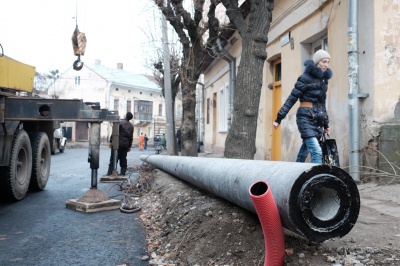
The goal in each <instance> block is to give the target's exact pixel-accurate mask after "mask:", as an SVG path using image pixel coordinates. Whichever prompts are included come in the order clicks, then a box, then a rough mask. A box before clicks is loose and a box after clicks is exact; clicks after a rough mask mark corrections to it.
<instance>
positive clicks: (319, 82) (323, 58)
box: [273, 50, 332, 163]
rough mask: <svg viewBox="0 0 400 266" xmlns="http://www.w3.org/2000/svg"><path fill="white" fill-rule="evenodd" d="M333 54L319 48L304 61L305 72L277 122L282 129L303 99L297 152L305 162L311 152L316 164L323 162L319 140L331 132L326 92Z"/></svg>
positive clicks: (300, 110)
mask: <svg viewBox="0 0 400 266" xmlns="http://www.w3.org/2000/svg"><path fill="white" fill-rule="evenodd" d="M330 58H331V56H330V55H329V53H328V52H326V51H324V50H318V51H317V52H315V54H314V56H313V60H307V61H306V62H305V63H304V66H305V70H304V73H303V74H302V75H301V76H300V77H299V78H298V79H297V82H296V84H295V85H294V89H293V90H292V92H291V94H290V96H289V97H288V98H287V99H286V101H285V103H284V104H283V106H282V107H281V109H280V110H279V112H278V115H277V118H276V120H275V122H274V123H273V125H274V127H275V128H278V127H279V125H280V123H281V120H282V119H284V118H285V116H286V115H287V113H288V112H289V111H290V109H291V108H292V107H293V105H294V104H295V103H296V102H297V100H299V101H300V107H299V108H298V109H297V113H296V122H297V127H298V129H299V131H300V135H301V138H302V139H303V143H302V145H301V147H300V150H299V153H298V155H297V159H296V162H305V161H306V159H307V156H308V153H310V154H311V162H312V163H322V150H321V147H320V145H319V140H320V139H321V137H322V134H323V133H329V118H328V113H327V111H326V95H327V90H328V80H329V79H330V78H331V77H332V71H331V70H330V69H329V68H328V66H329V63H330Z"/></svg>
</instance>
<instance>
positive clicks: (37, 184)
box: [29, 132, 51, 191]
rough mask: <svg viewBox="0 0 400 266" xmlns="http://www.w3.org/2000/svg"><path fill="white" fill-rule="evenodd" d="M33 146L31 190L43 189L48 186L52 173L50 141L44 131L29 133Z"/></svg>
mask: <svg viewBox="0 0 400 266" xmlns="http://www.w3.org/2000/svg"><path fill="white" fill-rule="evenodd" d="M29 137H30V140H31V146H32V175H31V182H30V183H29V191H41V190H43V189H44V188H45V187H46V184H47V180H49V175H50V165H51V151H50V142H49V138H48V137H47V134H46V133H44V132H34V133H31V134H29Z"/></svg>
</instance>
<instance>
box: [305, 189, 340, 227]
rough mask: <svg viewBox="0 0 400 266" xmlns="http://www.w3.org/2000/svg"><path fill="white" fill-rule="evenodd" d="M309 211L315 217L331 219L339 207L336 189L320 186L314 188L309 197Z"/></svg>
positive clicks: (325, 219) (323, 219)
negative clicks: (312, 193)
mask: <svg viewBox="0 0 400 266" xmlns="http://www.w3.org/2000/svg"><path fill="white" fill-rule="evenodd" d="M310 208H311V212H312V213H313V214H314V216H315V217H316V218H317V219H320V220H322V221H328V220H331V219H333V218H334V217H335V216H336V215H337V213H338V211H339V208H340V198H339V197H338V194H337V192H336V190H334V189H330V188H321V189H318V190H315V192H314V195H313V196H312V197H311V198H310Z"/></svg>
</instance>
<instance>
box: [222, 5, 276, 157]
mask: <svg viewBox="0 0 400 266" xmlns="http://www.w3.org/2000/svg"><path fill="white" fill-rule="evenodd" d="M216 1H217V3H219V2H221V3H222V4H223V5H224V6H225V8H226V15H227V16H228V17H229V19H230V21H231V23H233V24H234V25H235V27H236V29H237V31H238V32H239V34H240V36H241V37H242V54H241V59H240V66H239V68H238V72H237V77H236V84H235V95H234V102H233V121H232V124H231V128H230V130H229V133H228V136H227V138H226V141H225V152H224V156H225V157H226V158H241V159H254V154H255V153H256V145H255V140H256V132H257V118H258V110H259V103H260V96H261V87H262V77H263V68H264V63H265V60H266V58H267V52H266V48H267V42H268V31H269V27H270V23H271V20H272V10H273V8H274V0H248V1H246V3H245V4H247V3H249V4H250V13H249V19H248V20H247V21H246V19H245V18H244V17H243V14H242V11H241V9H240V7H239V5H238V1H233V0H216ZM244 147H245V148H244Z"/></svg>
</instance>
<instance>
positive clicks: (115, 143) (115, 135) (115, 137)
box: [112, 122, 119, 171]
mask: <svg viewBox="0 0 400 266" xmlns="http://www.w3.org/2000/svg"><path fill="white" fill-rule="evenodd" d="M118 149H119V122H118V123H113V126H112V152H113V153H114V154H113V166H114V170H115V171H116V169H117V168H118V165H117V164H118Z"/></svg>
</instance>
